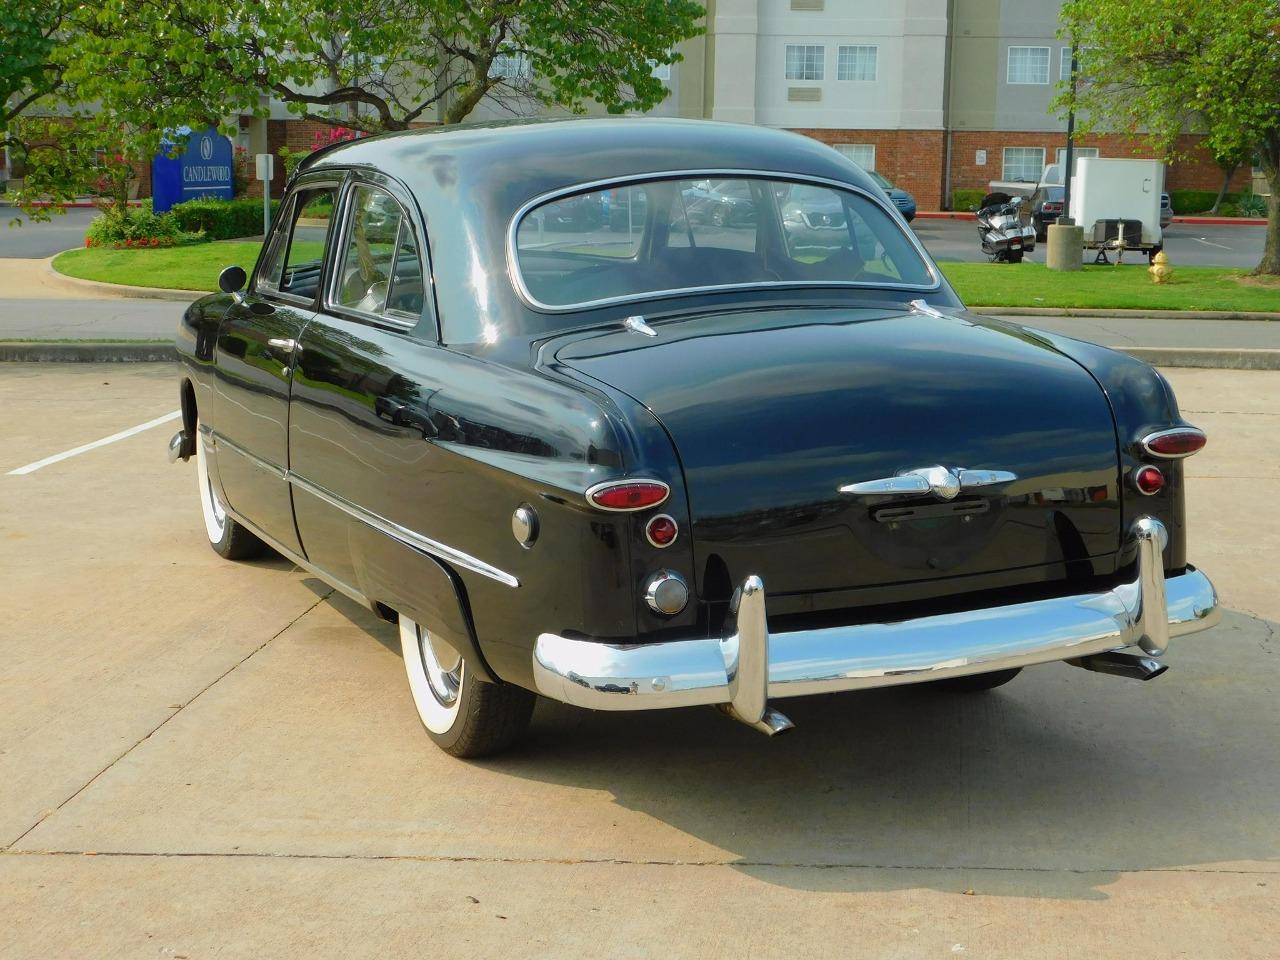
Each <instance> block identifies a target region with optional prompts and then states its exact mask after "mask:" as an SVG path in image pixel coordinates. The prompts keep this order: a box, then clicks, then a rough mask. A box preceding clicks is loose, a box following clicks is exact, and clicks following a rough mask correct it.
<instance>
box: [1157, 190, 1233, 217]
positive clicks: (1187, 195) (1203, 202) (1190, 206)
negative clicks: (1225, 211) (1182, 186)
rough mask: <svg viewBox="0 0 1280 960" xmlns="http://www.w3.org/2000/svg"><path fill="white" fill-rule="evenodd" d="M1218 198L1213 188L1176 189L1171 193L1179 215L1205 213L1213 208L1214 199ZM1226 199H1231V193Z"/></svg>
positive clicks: (1174, 206)
mask: <svg viewBox="0 0 1280 960" xmlns="http://www.w3.org/2000/svg"><path fill="white" fill-rule="evenodd" d="M1217 199H1218V194H1217V192H1216V191H1213V190H1174V191H1172V192H1171V193H1170V194H1169V201H1170V202H1171V203H1172V204H1173V212H1174V213H1176V214H1179V215H1181V214H1186V213H1204V212H1205V211H1206V210H1211V209H1213V201H1215V200H1217ZM1225 199H1231V194H1227V197H1226V198H1225Z"/></svg>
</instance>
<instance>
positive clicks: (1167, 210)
mask: <svg viewBox="0 0 1280 960" xmlns="http://www.w3.org/2000/svg"><path fill="white" fill-rule="evenodd" d="M1171 223H1173V200H1172V199H1170V197H1169V195H1168V194H1167V193H1162V194H1160V229H1161V230H1163V229H1164V228H1165V227H1167V226H1169V224H1171Z"/></svg>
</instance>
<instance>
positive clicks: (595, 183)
mask: <svg viewBox="0 0 1280 960" xmlns="http://www.w3.org/2000/svg"><path fill="white" fill-rule="evenodd" d="M710 177H720V178H723V179H743V180H747V179H753V180H765V179H767V180H774V181H780V182H784V183H801V184H812V185H816V186H823V187H830V188H833V189H836V190H840V191H843V192H844V193H851V194H855V195H857V196H860V197H862V198H863V199H864V200H868V201H870V202H871V204H872V205H873V206H878V207H880V209H881V210H882V211H884V212H885V214H887V216H888V218H889V220H890V221H891V222H892V223H893V224H894V225H895V226H896V227H897V228H898V230H899V231H900V232H901V233H902V236H903V237H904V238H906V240H907V242H908V244H910V245H911V247H912V248H913V249H914V250H915V251H916V253H918V254H919V256H920V260H921V262H923V263H924V265H925V269H926V270H927V271H928V272H929V276H931V277H932V278H933V283H932V284H931V285H925V284H919V283H875V282H869V281H865V280H761V281H757V282H754V283H722V284H711V285H706V286H697V287H677V288H674V289H670V290H650V291H646V292H644V293H632V294H626V295H624V296H619V297H602V298H600V299H598V300H584V301H582V302H581V303H570V304H563V305H556V304H550V303H543V302H542V301H541V300H539V299H538V298H537V297H535V296H534V295H533V293H532V291H530V290H529V287H528V285H527V284H526V283H525V281H524V276H523V274H522V273H521V271H520V253H519V246H518V242H517V240H518V237H517V235H518V233H519V230H520V224H521V223H522V222H523V221H524V218H525V217H526V216H527V215H528V214H529V213H530V212H532V211H533V209H534V208H536V207H539V206H542V205H543V204H546V203H551V202H552V201H554V200H558V199H560V198H561V197H567V196H574V195H577V194H584V193H592V192H594V191H597V190H603V189H613V188H616V187H620V186H638V185H641V184H645V183H653V182H655V181H662V180H705V179H707V178H710ZM881 193H883V191H881ZM507 275H508V277H509V278H510V280H511V284H512V286H513V287H514V288H515V291H516V295H517V296H519V298H520V299H521V300H522V301H524V303H525V304H526V305H527V306H529V307H531V308H532V309H534V310H537V311H538V312H540V313H580V312H582V311H584V310H594V309H597V308H599V307H609V306H613V305H615V304H622V303H642V302H646V301H650V300H662V299H666V298H669V297H687V296H696V295H697V294H701V293H717V292H721V291H726V290H776V289H808V290H814V289H818V290H820V289H830V288H833V287H834V288H837V289H850V290H894V291H899V292H903V291H913V292H915V291H918V292H924V293H938V292H940V291H941V290H942V287H943V282H942V274H941V272H940V271H939V270H938V268H937V265H936V264H935V263H934V262H933V258H932V257H930V256H929V253H928V251H927V250H925V248H924V244H922V243H921V242H920V238H919V237H917V236H916V235H915V233H914V232H913V231H912V230H911V228H910V227H908V226H907V225H906V221H905V220H903V219H902V213H901V212H900V211H899V210H898V208H897V207H895V206H894V205H893V204H892V203H890V202H889V200H888V198H887V197H883V196H879V197H878V196H876V195H875V193H872V192H871V191H868V190H866V189H864V188H863V187H860V186H858V185H856V184H852V183H849V182H848V181H844V180H833V179H831V178H830V177H819V176H813V175H810V174H804V173H787V172H784V171H781V170H758V169H732V168H724V167H717V168H696V169H686V170H658V171H654V172H652V173H639V174H634V173H633V174H628V175H626V176H621V177H608V178H606V179H603V180H591V181H587V182H584V183H577V184H574V185H572V186H569V187H560V188H557V189H555V190H551V191H548V192H546V193H542V194H539V195H538V196H536V197H534V198H533V199H532V200H528V201H526V202H525V203H523V204H521V205H520V207H519V208H518V209H517V210H516V212H515V213H514V214H513V215H512V217H511V222H510V223H509V224H508V225H507Z"/></svg>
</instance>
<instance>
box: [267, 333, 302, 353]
mask: <svg viewBox="0 0 1280 960" xmlns="http://www.w3.org/2000/svg"><path fill="white" fill-rule="evenodd" d="M297 345H298V341H297V340H294V339H293V338H292V337H272V338H271V339H270V340H268V341H267V346H268V347H271V348H272V349H273V350H287V351H289V352H290V353H293V349H294V347H296V346H297Z"/></svg>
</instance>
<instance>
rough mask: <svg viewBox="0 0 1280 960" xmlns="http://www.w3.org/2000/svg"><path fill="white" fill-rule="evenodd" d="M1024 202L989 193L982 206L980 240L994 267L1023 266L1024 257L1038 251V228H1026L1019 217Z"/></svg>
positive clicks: (979, 216)
mask: <svg viewBox="0 0 1280 960" xmlns="http://www.w3.org/2000/svg"><path fill="white" fill-rule="evenodd" d="M1023 199H1024V198H1023V197H1011V196H1009V194H1007V193H989V194H987V195H986V196H985V197H983V198H982V203H980V204H979V205H978V214H977V215H978V238H979V239H980V240H981V241H982V252H983V253H985V254H986V255H987V256H989V257H990V258H991V260H992V262H993V263H1021V262H1022V256H1023V254H1025V253H1026V252H1027V251H1029V250H1034V249H1035V247H1036V230H1035V227H1032V226H1030V225H1027V226H1023V224H1022V219H1021V217H1019V215H1018V213H1019V208H1020V207H1021V206H1022V203H1023Z"/></svg>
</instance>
